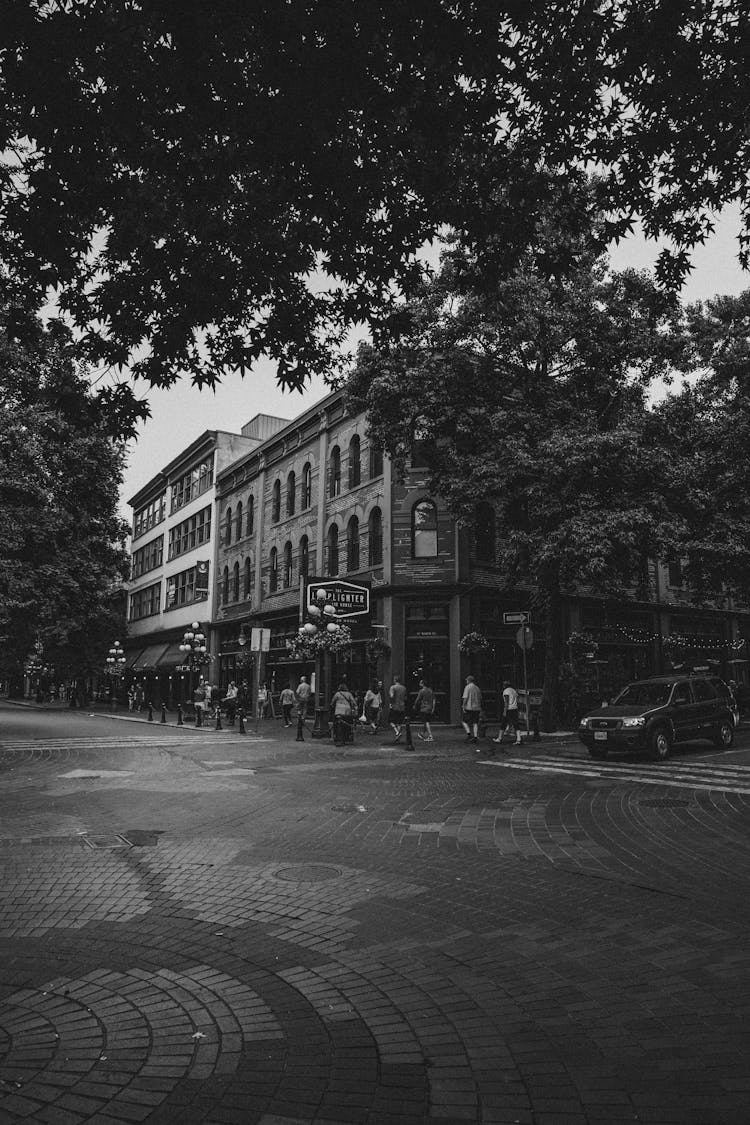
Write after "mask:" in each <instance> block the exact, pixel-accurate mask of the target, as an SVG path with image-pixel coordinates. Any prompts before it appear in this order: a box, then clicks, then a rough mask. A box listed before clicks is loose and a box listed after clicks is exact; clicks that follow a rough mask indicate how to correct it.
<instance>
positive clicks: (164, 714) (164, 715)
mask: <svg viewBox="0 0 750 1125" xmlns="http://www.w3.org/2000/svg"><path fill="white" fill-rule="evenodd" d="M166 721H167V707H166V704H165V703H162V705H161V718H160V719H159V722H160V723H166Z"/></svg>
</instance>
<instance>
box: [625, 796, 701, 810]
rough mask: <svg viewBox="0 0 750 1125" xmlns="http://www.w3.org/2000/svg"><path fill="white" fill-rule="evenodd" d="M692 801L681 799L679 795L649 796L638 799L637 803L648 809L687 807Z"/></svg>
mask: <svg viewBox="0 0 750 1125" xmlns="http://www.w3.org/2000/svg"><path fill="white" fill-rule="evenodd" d="M692 803H693V802H692V801H682V800H680V798H679V797H649V798H646V799H645V800H643V801H638V804H639V805H645V806H646V808H649V809H687V808H689V807H690V805H692Z"/></svg>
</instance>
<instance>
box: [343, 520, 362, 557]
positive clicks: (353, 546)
mask: <svg viewBox="0 0 750 1125" xmlns="http://www.w3.org/2000/svg"><path fill="white" fill-rule="evenodd" d="M346 569H347V570H359V520H358V519H357V517H356V516H352V518H351V519H350V520H349V524H348V526H347V529H346Z"/></svg>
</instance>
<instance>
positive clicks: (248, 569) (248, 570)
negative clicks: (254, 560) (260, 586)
mask: <svg viewBox="0 0 750 1125" xmlns="http://www.w3.org/2000/svg"><path fill="white" fill-rule="evenodd" d="M252 574H253V568H252V565H251V563H250V556H249V555H248V557H247V558H246V559H245V589H244V596H245V597H246V598H249V597H250V590H251V589H252Z"/></svg>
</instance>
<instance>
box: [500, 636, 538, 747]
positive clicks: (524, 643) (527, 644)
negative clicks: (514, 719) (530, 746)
mask: <svg viewBox="0 0 750 1125" xmlns="http://www.w3.org/2000/svg"><path fill="white" fill-rule="evenodd" d="M504 616H505V615H504ZM507 616H512V615H511V614H508V615H507ZM518 616H521V615H518ZM523 616H524V617H526V618H528V614H523ZM513 624H515V622H514V623H513ZM516 644H517V645H518V647H519V648H520V649H521V651H522V653H523V695H524V699H525V701H526V741H527V742H528V740H529V735H530V731H531V728H530V712H531V707H530V706H529V682H528V677H527V674H526V652H527V651H528V649H530V648H531V647H532V645H533V644H534V634H533V633H532V631H531V629H530V628H529V626H528V625H526V624H525V623H524V624H523V625H521V628H520V629H519V630H518V632H517V633H516Z"/></svg>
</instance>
